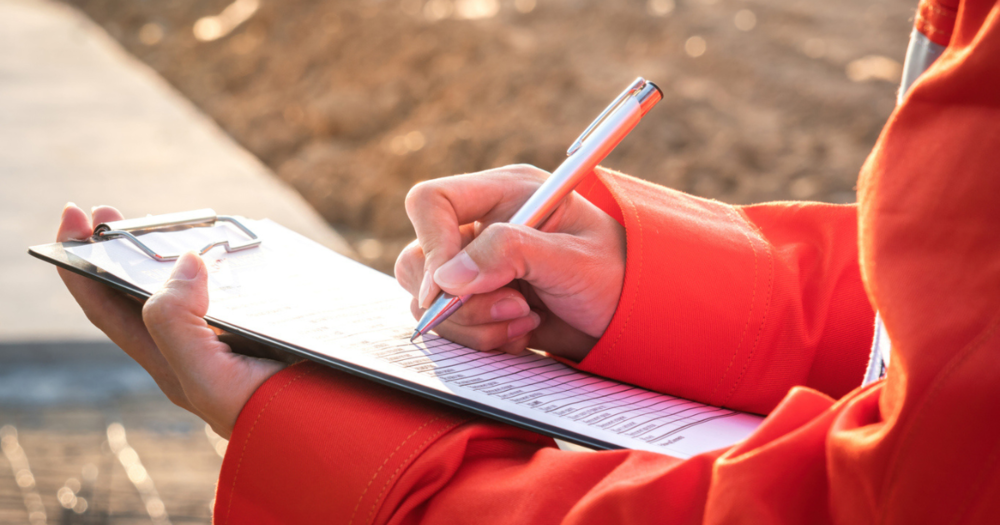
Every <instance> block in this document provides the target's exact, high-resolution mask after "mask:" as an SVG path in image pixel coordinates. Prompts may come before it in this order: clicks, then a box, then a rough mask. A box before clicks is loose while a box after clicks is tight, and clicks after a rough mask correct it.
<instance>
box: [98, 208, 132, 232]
mask: <svg viewBox="0 0 1000 525" xmlns="http://www.w3.org/2000/svg"><path fill="white" fill-rule="evenodd" d="M90 215H91V222H92V223H93V225H94V227H95V228H96V227H97V225H99V224H102V223H105V222H114V221H120V220H122V219H124V218H125V217H124V216H123V215H122V213H121V212H120V211H118V210H117V209H116V208H112V207H111V206H95V207H94V209H92V210H90Z"/></svg>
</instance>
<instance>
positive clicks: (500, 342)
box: [396, 79, 661, 359]
mask: <svg viewBox="0 0 1000 525" xmlns="http://www.w3.org/2000/svg"><path fill="white" fill-rule="evenodd" d="M660 97H661V95H660V93H659V90H658V89H657V88H656V87H655V86H654V85H653V84H651V83H649V82H646V81H645V80H643V79H637V80H636V81H635V82H634V83H633V84H632V85H631V86H629V88H628V89H626V91H625V92H623V93H622V94H621V95H620V96H619V97H618V99H616V100H615V101H614V102H613V103H612V104H611V105H610V106H609V107H608V108H607V109H606V110H605V111H604V112H603V113H602V114H601V115H600V116H599V117H598V119H597V120H596V121H595V122H594V123H593V124H592V125H591V126H590V127H588V128H587V130H586V131H585V132H584V133H583V135H581V137H580V138H579V139H578V140H577V141H576V142H574V144H573V146H571V148H570V150H569V152H568V154H569V157H568V158H567V160H566V162H564V163H563V164H562V165H561V166H559V168H557V169H556V170H555V171H554V172H553V174H552V175H551V176H546V174H545V172H543V171H541V170H538V169H536V168H532V167H528V166H515V167H512V168H502V169H498V170H490V171H487V172H483V173H480V174H472V175H463V176H457V177H449V178H444V179H437V180H434V181H429V182H426V183H423V184H420V185H418V186H416V187H415V188H414V189H413V190H412V191H411V192H410V195H409V196H408V198H407V213H408V214H409V216H410V219H411V220H412V221H413V223H414V226H415V229H416V231H417V241H416V242H415V243H413V244H411V245H410V246H409V247H407V249H406V250H404V251H403V253H402V254H400V257H399V260H397V263H396V276H397V279H398V280H399V282H400V284H402V285H403V287H404V288H406V289H407V290H409V291H410V292H411V293H412V294H413V295H414V297H415V299H414V304H413V307H414V315H415V316H418V317H421V315H420V314H421V313H423V315H422V318H421V322H420V324H419V325H418V330H417V332H415V337H416V336H418V335H420V334H422V333H425V332H426V331H428V330H430V329H431V328H434V329H435V331H437V332H438V333H439V334H441V335H442V336H444V337H447V338H449V339H452V340H454V341H457V342H459V343H462V344H465V345H467V346H471V347H474V348H478V349H493V348H500V349H502V350H505V351H509V352H519V351H521V350H523V349H524V348H525V347H526V346H529V345H530V346H531V347H533V348H539V349H543V350H547V351H550V352H552V353H554V354H557V355H564V356H566V357H570V358H574V359H582V357H583V356H585V355H586V353H587V352H588V351H589V350H590V348H591V347H593V345H594V343H596V341H597V339H598V338H599V337H600V335H601V334H602V333H603V332H604V330H605V328H607V325H608V323H609V322H610V320H611V317H612V315H613V314H614V310H615V306H616V305H617V301H618V297H619V294H620V293H621V285H622V280H623V275H624V259H625V244H624V231H623V230H622V229H621V226H620V225H619V224H618V223H617V222H616V221H615V220H614V219H612V218H611V217H610V216H608V215H607V214H606V213H604V212H603V211H601V210H600V209H598V208H597V207H596V206H594V205H593V204H591V203H590V202H588V201H587V200H586V199H584V198H582V197H580V196H579V195H577V194H574V193H572V191H573V189H574V188H575V187H576V185H577V184H578V183H579V182H580V181H581V180H582V179H583V178H585V177H586V176H587V175H588V174H590V173H591V172H592V171H593V169H594V167H595V166H596V165H597V164H598V163H599V162H600V161H601V160H603V159H604V157H605V156H607V154H608V153H610V151H611V150H612V149H614V147H615V146H617V144H618V143H619V142H620V141H621V140H622V139H623V138H624V137H625V136H626V135H627V134H628V132H629V131H631V129H632V128H634V127H635V125H636V124H637V123H638V121H639V119H640V118H641V117H642V115H644V114H645V113H646V112H647V111H649V109H650V108H652V106H653V105H655V104H656V102H658V101H659V100H660ZM507 218H510V219H509V222H506V223H505V222H503V221H504V220H505V219H507ZM538 227H542V230H541V231H539V230H535V229H534V228H538ZM463 248H464V249H463ZM439 287H440V289H443V290H444V292H446V293H444V294H441V295H439V296H438V289H439ZM435 296H437V298H436V299H435ZM463 305H464V306H463ZM428 307H430V308H429V309H428V310H426V311H422V309H424V308H428Z"/></svg>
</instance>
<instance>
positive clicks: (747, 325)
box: [708, 206, 759, 405]
mask: <svg viewBox="0 0 1000 525" xmlns="http://www.w3.org/2000/svg"><path fill="white" fill-rule="evenodd" d="M726 210H727V211H731V212H732V213H736V211H735V210H733V209H732V208H730V207H728V206H727V207H726ZM726 217H727V218H728V219H729V220H730V221H731V222H733V223H734V224H735V225H736V227H737V228H739V230H740V233H742V234H743V236H744V237H745V238H746V240H747V245H749V246H750V252H751V253H753V288H752V289H751V292H750V309H749V310H748V311H747V321H746V323H745V324H744V325H743V332H742V333H740V340H739V342H738V343H737V344H736V350H734V351H733V355H732V357H731V358H729V364H728V365H726V369H725V371H723V372H722V375H720V376H719V380H718V381H717V382H716V383H715V388H713V389H712V393H711V394H709V396H708V398H709V400H712V399H713V398H715V393H716V392H718V391H719V387H721V386H722V381H723V380H724V379H726V376H727V375H729V370H730V369H731V368H732V367H733V363H735V362H736V356H738V355H739V353H740V348H743V340H744V339H745V338H746V335H747V330H748V329H749V328H750V320H751V319H753V306H754V304H755V303H756V300H757V281H758V280H759V279H758V278H757V272H758V269H759V268H758V267H759V265H758V262H757V249H756V248H754V245H753V241H751V240H750V235H748V234H747V232H746V231H745V229H744V228H740V224H739V222H737V221H736V220H735V219H733V217H732V216H731V215H730V214H729V213H727V214H726ZM730 395H732V394H730ZM722 401H726V400H725V399H724V400H722ZM722 404H723V403H722V402H720V403H719V405H722Z"/></svg>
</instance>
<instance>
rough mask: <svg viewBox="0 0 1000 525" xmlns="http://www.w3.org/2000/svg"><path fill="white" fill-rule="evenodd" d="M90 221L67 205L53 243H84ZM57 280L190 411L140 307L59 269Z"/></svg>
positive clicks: (107, 212) (114, 216)
mask: <svg viewBox="0 0 1000 525" xmlns="http://www.w3.org/2000/svg"><path fill="white" fill-rule="evenodd" d="M103 210H104V211H102V213H101V215H100V217H99V218H101V222H107V221H109V220H118V219H120V218H121V214H119V213H118V212H117V210H115V209H114V208H107V207H105V208H103ZM92 231H93V230H92V229H91V222H90V219H89V218H87V214H86V213H84V211H83V210H81V209H80V208H78V207H77V206H76V205H75V204H72V203H69V204H67V205H66V207H65V208H64V209H63V214H62V220H61V221H60V224H59V230H58V233H57V234H56V239H57V240H58V241H59V242H66V241H69V240H74V239H86V238H88V237H89V236H90V234H91V233H92ZM59 276H60V277H61V278H62V280H63V283H65V284H66V288H67V289H68V290H69V292H70V294H71V295H73V298H74V299H75V300H76V302H77V303H79V305H80V307H81V308H82V309H83V312H84V314H86V315H87V318H88V319H89V320H90V322H91V323H93V324H94V326H96V327H97V328H99V329H100V330H101V331H103V332H104V333H105V334H106V335H107V336H108V338H109V339H111V341H112V342H114V343H115V344H116V345H118V347H119V348H121V349H122V350H123V351H125V353H126V354H128V355H129V357H131V358H132V359H134V360H135V361H136V362H137V363H139V365H140V366H142V367H143V368H144V369H145V370H146V372H148V373H149V375H150V376H152V378H153V380H154V381H156V384H157V385H158V386H159V387H160V389H161V390H163V393H164V394H166V396H167V398H169V399H170V401H172V402H173V403H174V404H176V405H178V406H181V407H183V408H187V409H189V410H190V406H189V405H188V403H187V401H186V398H185V397H184V392H183V390H182V389H181V387H180V383H179V382H178V381H177V378H176V376H175V375H174V373H173V370H172V369H171V368H170V365H169V364H167V361H166V360H165V359H164V358H163V356H162V355H161V354H160V351H159V350H158V349H157V348H156V344H155V343H154V342H153V339H152V338H151V337H150V336H149V332H147V331H146V326H145V325H144V324H143V323H142V315H141V309H142V305H141V304H140V303H138V302H136V301H133V300H131V299H130V298H129V297H127V296H125V295H124V294H120V293H118V292H116V291H115V290H113V289H111V288H110V287H107V286H105V285H103V284H101V283H98V282H96V281H93V280H91V279H88V278H86V277H83V276H81V275H77V274H75V273H73V272H70V271H68V270H64V269H62V268H59Z"/></svg>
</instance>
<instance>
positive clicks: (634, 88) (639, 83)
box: [566, 77, 646, 157]
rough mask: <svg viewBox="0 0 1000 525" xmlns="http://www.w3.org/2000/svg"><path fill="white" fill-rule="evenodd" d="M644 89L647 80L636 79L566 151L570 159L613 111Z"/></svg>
mask: <svg viewBox="0 0 1000 525" xmlns="http://www.w3.org/2000/svg"><path fill="white" fill-rule="evenodd" d="M644 87H646V79H644V78H642V77H639V78H637V79H635V81H634V82H632V84H630V85H629V87H627V88H625V91H622V93H621V94H620V95H618V98H616V99H614V101H612V102H611V105H609V106H608V107H606V108H604V111H602V112H601V114H600V115H598V116H597V118H596V119H595V120H594V121H593V122H591V123H590V125H589V126H587V129H585V130H583V133H582V134H581V135H580V137H579V138H578V139H576V140H575V141H573V144H572V145H571V146H570V147H569V149H568V150H566V156H567V157H568V156H570V155H572V154H574V153H576V150H578V149H580V148H581V147H582V146H583V141H585V140H587V137H588V136H590V134H591V133H592V132H593V131H594V129H595V128H597V126H600V125H601V122H604V120H605V119H607V118H608V115H610V114H611V112H612V111H614V110H615V109H617V108H618V106H620V105H621V104H622V102H624V101H625V99H626V98H628V97H630V96H632V95H634V94H636V93H638V92H639V91H640V90H641V89H642V88H644Z"/></svg>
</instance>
